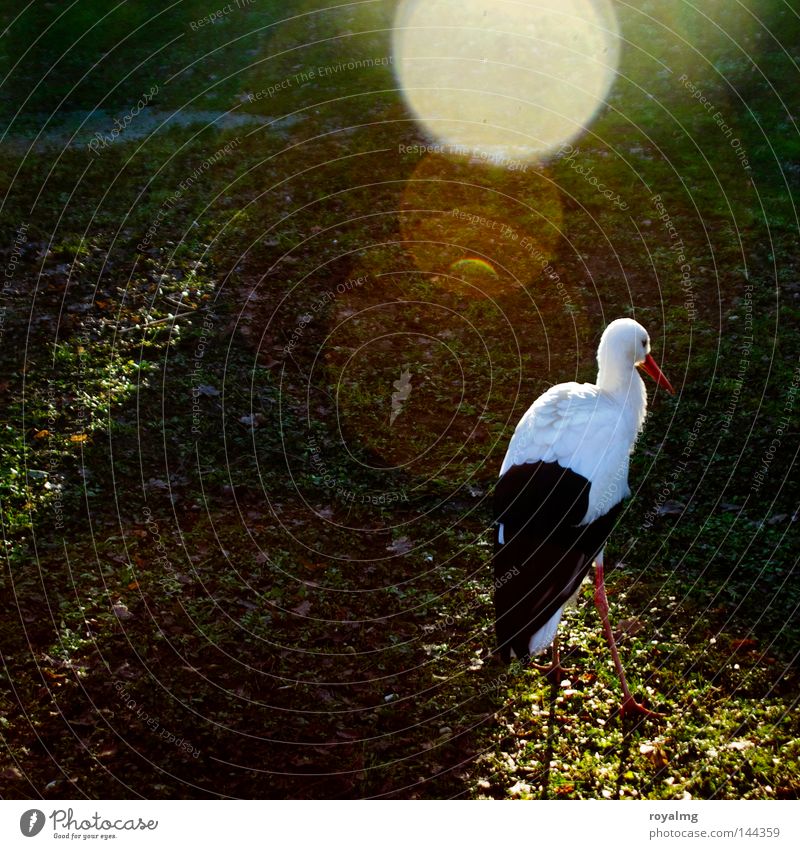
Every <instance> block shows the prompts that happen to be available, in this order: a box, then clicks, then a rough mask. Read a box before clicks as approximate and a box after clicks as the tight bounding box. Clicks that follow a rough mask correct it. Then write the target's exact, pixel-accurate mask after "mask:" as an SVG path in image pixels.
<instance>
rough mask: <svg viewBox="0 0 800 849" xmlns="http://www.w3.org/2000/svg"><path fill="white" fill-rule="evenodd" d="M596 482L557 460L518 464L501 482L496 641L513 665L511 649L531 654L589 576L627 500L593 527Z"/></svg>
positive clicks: (497, 493)
mask: <svg viewBox="0 0 800 849" xmlns="http://www.w3.org/2000/svg"><path fill="white" fill-rule="evenodd" d="M590 488H591V483H590V482H589V481H588V480H587V479H586V478H584V477H583V476H582V475H579V474H577V473H576V472H573V471H572V470H571V469H565V468H563V467H562V466H559V465H558V463H545V462H542V461H538V462H535V463H523V464H521V465H518V466H512V467H511V468H510V469H508V471H507V472H506V473H505V474H504V475H503V477H502V478H500V480H499V481H498V483H497V486H496V487H495V493H494V505H495V519H496V521H497V522H502V524H503V529H504V532H503V537H504V540H505V542H504V543H503V544H502V545H501V544H500V543H499V540H498V535H497V533H496V534H495V549H494V558H493V565H494V579H495V616H496V631H497V643H498V649H499V651H500V656H501V657H502V659H503V660H504V661H506V662H508V661H509V659H510V652H511V650H512V649H513V650H514V654H515V655H516V656H517V657H519V658H526V657H527V655H528V644H529V642H530V638H531V637H532V636H533V634H534V633H536V631H538V630H539V628H541V627H542V626H543V625H544V624H545V623H546V622H547V621H548V620H549V619H550V618H551V617H552V616H553V614H554V613H555V612H556V611H557V610H558V609H559V608H560V607H561V606H562V605H563V604H565V603H566V602H567V600H568V599H569V598H570V596H572V595H573V593H574V592H575V591H576V590H577V589H578V587H579V586H580V584H581V581H583V579H584V578H585V577H586V574H587V573H588V571H589V568H590V567H591V565H592V561H593V560H594V558H595V557H596V556H597V554H598V553H599V552H600V550H601V549H602V547H603V545H604V544H605V542H606V540H607V539H608V536H609V534H610V533H611V530H612V528H613V527H614V523H615V522H616V519H617V516H618V515H619V512H620V510H621V509H622V504H621V503H620V504H617V505H615V506H614V507H613V508H612V509H611V510H609V511H608V512H607V513H605V514H604V515H603V516H600V517H599V518H598V519H596V520H595V521H594V522H592V523H591V524H589V525H580V524H579V523H580V522H581V520H582V519H583V517H584V516H585V515H586V512H587V511H588V509H589V490H590Z"/></svg>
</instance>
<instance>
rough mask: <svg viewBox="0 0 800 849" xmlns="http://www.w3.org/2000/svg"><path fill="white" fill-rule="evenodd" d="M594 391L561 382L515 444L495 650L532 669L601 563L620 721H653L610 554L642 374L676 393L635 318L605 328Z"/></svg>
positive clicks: (599, 581) (503, 526) (600, 596)
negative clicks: (631, 669) (637, 691)
mask: <svg viewBox="0 0 800 849" xmlns="http://www.w3.org/2000/svg"><path fill="white" fill-rule="evenodd" d="M597 365H598V373H597V383H596V384H592V383H561V384H559V385H558V386H553V387H552V388H551V389H548V390H547V392H545V393H544V395H542V396H540V397H539V398H538V399H537V400H536V401H534V403H533V404H532V405H531V407H530V408H529V409H528V411H527V412H526V413H525V415H524V416H523V417H522V419H521V420H520V422H519V424H518V425H517V428H516V430H515V431H514V436H513V437H512V438H511V443H510V444H509V446H508V451H507V452H506V456H505V459H504V460H503V465H502V467H501V469H500V480H499V482H498V484H497V487H496V489H495V518H496V537H495V551H494V577H495V614H496V628H497V640H498V650H499V653H500V656H501V658H502V660H503V661H505V662H506V663H508V662H509V660H510V659H511V656H512V654H513V655H514V656H516V657H517V658H519V659H520V660H522V661H523V662H528V661H529V660H530V658H531V657H534V656H536V655H538V654H541V653H542V652H544V651H545V650H546V649H547V648H548V647H549V646H551V645H552V646H553V663H552V666H551V667H549V668H548V670H547V671H548V672H551V673H552V674H554V675H558V676H560V675H561V673H562V669H561V666H560V663H559V660H558V642H557V639H556V631H557V629H558V624H559V621H560V620H561V614H562V612H563V610H564V606H565V605H566V603H567V602H568V601H569V600H570V599H571V598H572V597H573V596H575V595H577V593H578V590H579V587H580V585H581V582H582V581H583V579H584V578H585V577H586V575H587V573H588V572H589V568H590V566H591V565H592V562H594V564H595V570H596V571H595V604H596V605H597V609H598V611H599V613H600V617H601V619H602V620H603V630H604V631H605V635H606V639H607V640H608V644H609V647H610V648H611V655H612V657H613V659H614V665H615V666H616V669H617V674H618V675H619V679H620V683H621V685H622V693H623V700H622V706H621V713H622V715H623V716H624V715H625V714H627V713H636V712H638V713H644V714H650V715H652V712H651V711H648V710H647V709H646V708H645V707H643V706H642V705H640V704H639V703H638V702H637V701H636V700H635V699H634V698H633V696H632V695H631V693H630V690H629V689H628V685H627V682H626V681H625V673H624V672H623V669H622V664H621V663H620V660H619V653H618V652H617V647H616V644H615V642H614V635H613V632H612V630H611V625H610V623H609V621H608V601H607V599H606V591H605V582H604V579H603V546H604V545H605V542H606V539H607V538H608V535H609V534H610V532H611V529H612V528H613V526H614V523H615V521H616V519H617V516H618V515H619V512H620V510H621V509H622V500H623V499H624V498H626V497H627V496H628V495H630V490H629V489H628V465H629V460H630V455H631V453H632V451H633V446H634V443H635V442H636V437H637V435H638V434H639V431H640V430H641V429H642V425H643V424H644V418H645V414H646V412H647V394H646V392H645V387H644V382H643V381H642V379H641V377H639V373H638V372H637V370H636V366H640V367H641V368H642V369H643V370H644V371H645V372H647V374H649V375H650V376H651V377H652V378H653V379H654V380H655V381H656V383H657V384H658V385H659V386H661V387H663V388H664V389H666V390H667V391H668V392H670V393H673V394H674V390H673V388H672V386H671V385H670V382H669V381H668V380H667V379H666V377H664V375H663V374H662V373H661V369H659V367H658V366H657V365H656V362H655V360H654V359H653V357H652V356H650V338H649V336H648V335H647V331H646V330H645V329H644V328H643V327H642V326H641V324H639V323H638V322H636V321H633V319H630V318H619V319H617V320H616V321H612V322H611V324H609V325H608V327H607V328H606V330H605V332H604V333H603V336H602V338H601V339H600V345H599V347H598V349H597Z"/></svg>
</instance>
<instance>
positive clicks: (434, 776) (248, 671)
mask: <svg viewBox="0 0 800 849" xmlns="http://www.w3.org/2000/svg"><path fill="white" fill-rule="evenodd" d="M324 5H325V4H323V3H322V2H314V3H308V4H302V3H300V4H295V13H296V16H295V17H293V18H292V19H291V20H288V21H283V22H281V18H282V16H283V14H284V13H281V12H279V9H280V8H282V7H281V6H280V4H271V3H260V4H258V6H257V7H256V6H255V5H253V7H252V8H247V9H238V10H236V11H235V12H233V13H231V14H229V15H228V16H227V18H226V20H225V21H224V22H223V23H218V24H215V25H214V26H213V27H205V28H199V29H193V28H192V27H191V22H193V21H197V20H199V19H200V18H202V16H203V15H205V14H207V13H208V10H207V9H206V8H205V7H204V6H203V5H202V4H200V3H195V2H188V3H182V4H180V6H179V7H176V8H174V9H167V10H166V11H164V10H162V4H156V3H137V4H135V6H134V4H126V5H125V6H124V7H122V8H121V10H119V11H117V12H110V13H109V15H108V17H107V18H104V19H103V20H102V21H101V22H100V23H97V21H98V19H99V17H100V15H101V14H105V12H106V11H107V6H106V4H100V3H93V2H86V3H82V4H78V5H76V6H74V7H70V11H68V12H65V13H64V14H63V15H61V16H60V17H54V16H53V10H52V9H48V8H46V7H42V8H38V7H37V8H35V9H32V10H30V11H27V12H26V13H24V14H23V15H22V16H21V17H20V18H19V19H18V20H16V19H14V15H15V14H16V12H14V13H11V12H3V13H2V14H3V15H4V20H3V21H2V23H3V25H4V26H9V25H10V26H11V27H12V29H11V32H13V33H14V34H15V37H14V38H13V39H10V40H8V41H6V42H5V43H4V49H5V50H6V53H5V54H4V55H3V57H2V60H1V61H2V63H3V65H2V71H3V76H4V77H5V76H6V74H8V75H9V76H8V77H7V79H6V82H5V83H4V84H3V86H2V88H0V116H2V120H3V129H4V131H5V134H4V138H3V147H2V151H0V181H1V182H2V189H3V200H2V209H0V219H1V221H2V228H3V229H2V232H3V233H5V234H6V235H5V236H4V239H3V244H2V245H0V248H2V251H3V254H2V256H0V261H1V262H2V267H3V277H2V279H3V282H4V288H3V292H2V307H3V313H2V315H3V323H2V339H1V340H0V358H2V360H1V361H2V365H3V371H2V379H0V399H2V404H3V406H2V417H0V453H1V454H2V466H0V468H1V469H2V478H1V479H0V506H1V507H2V528H3V545H4V558H3V571H2V573H1V574H0V585H1V586H0V605H2V619H1V620H0V650H1V651H2V659H3V666H2V669H0V674H1V675H2V684H3V686H2V687H0V731H1V732H2V740H3V743H4V746H3V749H2V753H0V793H2V795H3V797H6V798H19V797H39V796H45V797H49V798H73V797H80V796H88V797H132V796H146V797H166V798H178V797H180V798H184V797H204V796H236V797H288V796H297V797H304V798H305V797H311V798H319V797H364V796H370V797H376V796H390V797H415V798H418V797H426V798H430V797H451V796H460V797H479V798H507V797H512V798H610V797H614V798H616V797H625V798H629V797H635V798H653V799H660V798H667V799H681V798H687V797H688V796H691V797H692V798H739V797H746V798H796V797H797V795H798V790H800V770H799V769H798V756H799V755H800V743H799V742H798V737H799V733H798V712H797V710H796V708H797V692H798V671H797V655H798V650H799V649H800V639H799V637H800V628H799V627H798V615H797V611H798V604H800V590H798V587H797V581H796V571H795V562H796V552H797V521H796V519H797V509H798V486H797V482H796V476H794V477H793V475H792V472H793V471H794V464H795V458H796V452H797V425H796V422H797V416H796V410H797V407H798V404H800V402H799V401H798V399H797V393H798V391H799V390H798V386H799V385H800V371H798V369H800V343H799V342H798V335H797V327H798V298H799V297H800V289H799V288H798V282H797V281H798V278H799V277H800V260H798V255H797V251H796V244H797V229H798V227H797V224H798V222H797V217H796V208H795V203H794V191H795V188H796V185H797V175H798V162H799V161H800V143H799V140H798V134H797V128H796V125H795V120H796V113H797V109H798V102H797V101H798V91H800V89H798V87H797V85H796V82H797V68H796V65H795V64H794V63H795V62H796V61H797V57H796V55H795V54H796V53H797V45H798V43H799V42H798V36H800V22H799V21H798V18H797V16H796V15H795V14H794V12H792V11H791V10H790V9H789V7H788V6H785V5H784V4H781V3H778V2H775V3H772V4H770V5H769V8H768V9H767V10H766V11H765V13H764V18H763V22H762V24H757V23H755V22H754V21H753V20H752V19H751V18H749V17H748V16H747V13H746V12H744V11H740V12H738V13H732V12H731V11H730V10H727V11H726V12H725V13H724V15H723V12H722V10H721V9H720V10H719V11H718V12H717V14H718V16H719V17H718V18H717V19H714V17H713V15H714V13H713V12H708V11H706V13H705V14H709V15H711V17H710V18H704V17H703V15H702V14H701V13H694V14H695V17H692V16H691V14H690V10H687V9H686V8H685V7H684V5H683V4H679V3H675V4H673V3H640V4H637V6H636V8H635V9H634V8H627V7H620V8H619V13H620V19H621V25H622V31H623V35H624V37H625V38H626V39H627V43H626V46H625V49H624V51H623V54H622V65H621V77H620V79H619V81H618V84H617V85H616V86H615V88H614V91H613V93H612V97H611V101H610V104H609V107H608V108H607V109H605V110H604V111H603V112H602V113H601V115H600V116H599V117H598V119H597V120H596V122H595V123H594V124H593V125H592V128H591V133H590V134H588V135H586V136H584V137H582V138H581V139H580V141H579V142H576V143H575V146H576V147H577V148H579V153H578V155H577V156H576V157H574V158H573V159H571V160H570V159H568V158H566V157H562V158H560V159H556V160H554V161H552V162H550V163H549V164H548V165H547V166H546V167H542V168H531V169H529V170H528V171H527V172H514V171H509V170H508V169H503V168H498V167H495V168H491V167H485V166H482V167H478V166H476V165H475V164H474V163H472V164H470V163H468V162H464V161H448V160H446V159H444V158H442V157H422V156H420V155H418V154H416V153H408V152H403V150H401V148H400V145H404V146H405V145H413V144H418V143H422V142H424V141H425V138H424V137H423V136H422V135H421V134H420V131H419V129H418V128H417V127H416V125H415V124H414V122H413V121H412V120H411V118H410V115H409V113H408V112H407V110H406V109H405V107H404V105H403V102H402V98H401V97H400V95H399V94H398V93H397V91H396V90H395V89H396V83H395V81H394V78H393V76H392V72H391V68H390V67H388V66H387V65H385V64H384V65H380V64H378V65H376V66H374V67H372V68H370V69H366V70H365V69H359V70H357V71H348V70H343V71H338V72H336V73H331V74H328V75H324V76H321V75H320V74H316V75H315V77H314V78H313V79H310V78H309V79H308V80H305V81H304V78H303V76H302V75H304V74H305V75H308V72H309V70H310V69H318V68H320V67H325V66H331V65H335V64H336V63H337V62H342V61H344V60H349V59H352V58H363V57H373V58H380V57H388V56H390V55H391V54H390V39H389V34H388V28H389V27H390V25H391V20H392V9H391V5H390V4H387V3H369V4H363V5H362V6H358V7H356V6H353V7H347V8H344V9H331V10H329V11H325V10H324V9H323V6H324ZM327 5H331V6H332V5H333V4H327ZM101 7H102V11H98V10H99V9H101ZM715 8H716V7H715ZM155 14H159V17H158V19H157V21H155V22H153V21H152V20H151V18H152V16H153V15H155ZM12 21H13V23H12ZM148 22H149V23H148ZM95 24H96V26H95V27H94V28H93V29H91V30H90V29H89V28H90V27H92V26H93V25H95ZM716 24H719V27H718V26H717V25H716ZM720 27H721V28H720ZM34 42H35V44H34ZM32 44H33V46H32V47H31V49H30V50H29V51H28V52H26V50H27V49H28V46H29V45H32ZM67 47H69V49H68V50H67V49H66V48H67ZM62 53H63V54H64V55H63V57H62V58H61V59H59V60H58V61H55V60H54V58H53V57H54V56H60V55H61V54H62ZM98 60H100V64H98V65H97V67H95V68H93V69H92V66H93V65H94V63H95V62H98ZM90 69H91V70H90ZM132 69H133V70H132ZM87 71H88V73H86V72H87ZM684 74H685V75H686V77H687V79H688V80H689V81H693V82H694V84H696V86H699V87H700V88H701V89H702V91H703V93H704V96H705V97H706V98H707V99H708V101H709V102H711V103H713V104H714V106H715V111H719V112H720V113H721V114H722V115H723V116H724V120H725V122H726V124H727V125H729V126H731V127H732V128H733V129H732V134H733V137H735V138H737V139H738V140H740V141H741V145H742V149H744V150H746V152H747V158H748V163H749V164H750V165H751V168H750V170H747V169H745V168H743V167H742V163H741V158H740V157H739V156H738V155H737V152H736V149H735V148H733V147H732V146H731V144H730V140H729V139H728V138H726V136H725V135H724V132H723V130H722V129H721V128H720V125H719V123H718V121H717V120H716V119H715V117H714V112H711V111H709V110H707V109H705V108H704V107H703V106H702V105H701V104H699V103H698V100H697V99H695V98H693V97H692V91H691V90H690V89H688V88H687V86H686V85H685V84H684V82H682V81H681V80H680V77H681V75H684ZM285 80H290V83H289V84H288V85H287V86H285V87H284V88H281V89H279V90H278V91H276V92H275V93H274V94H272V95H269V96H266V95H265V96H262V97H260V98H257V97H254V99H252V100H251V99H250V98H249V97H248V94H252V95H257V94H258V93H259V92H265V91H269V87H270V86H275V85H276V83H281V82H282V81H285ZM154 85H156V86H158V93H157V94H156V95H155V96H154V99H153V101H152V103H150V104H148V105H147V107H146V108H145V110H143V111H142V114H141V116H140V118H139V119H138V123H137V122H135V121H132V122H131V124H130V127H129V128H128V130H126V131H125V132H123V133H121V134H120V137H119V139H117V140H116V141H114V142H113V143H111V144H109V145H108V146H105V147H102V148H100V149H99V150H98V151H97V152H92V151H91V150H89V149H88V144H89V142H90V141H91V139H92V138H93V137H94V134H95V133H96V132H101V133H106V134H107V133H109V132H110V130H111V128H112V127H113V126H114V119H115V118H121V117H122V116H124V115H126V114H128V112H129V110H130V108H131V106H132V105H134V104H135V103H136V101H137V100H138V99H140V98H141V97H142V96H143V94H144V93H145V92H148V91H150V90H151V88H152V87H153V86H154ZM178 109H179V110H181V113H180V115H179V116H178V117H177V118H176V117H172V118H170V116H172V115H173V113H174V112H175V110H178ZM212 119H214V120H213V123H211V121H212ZM126 133H127V135H126ZM209 157H213V160H214V161H213V162H211V163H210V164H209ZM576 163H579V164H580V165H581V166H583V167H584V168H586V169H588V168H592V169H593V172H592V173H594V174H596V175H597V176H598V177H599V178H601V179H602V180H603V181H605V182H607V183H609V184H610V185H613V186H614V187H615V191H617V192H618V193H619V197H620V199H621V200H622V201H623V202H624V204H625V208H622V207H621V205H615V204H613V203H610V202H609V200H608V199H607V198H604V197H603V196H601V195H599V194H598V193H597V192H596V191H595V189H594V188H593V187H592V186H591V185H590V184H589V183H588V182H587V180H586V179H585V177H584V176H582V174H581V173H579V171H578V170H577V168H576V167H575V164H576ZM182 184H183V185H182ZM655 195H658V196H659V198H658V200H656V199H655V198H654V196H655ZM658 204H661V205H662V206H660V207H659V205H658ZM454 209H459V210H462V211H468V212H470V213H472V214H475V215H481V216H483V217H486V218H489V219H492V220H495V221H498V222H502V223H504V224H505V225H506V227H507V228H509V229H507V230H506V231H504V232H505V233H506V235H500V234H498V232H494V233H488V232H487V231H486V228H481V227H480V226H477V225H474V224H470V223H469V222H466V223H465V222H464V221H463V220H461V221H459V219H457V217H455V216H453V215H452V214H450V213H452V211H453V210H454ZM665 213H666V214H667V215H668V216H669V219H670V221H671V223H672V224H673V225H674V227H675V232H676V233H677V234H678V238H679V240H680V242H681V245H682V252H683V254H684V260H683V261H682V262H678V261H677V259H676V257H677V253H676V250H675V246H676V241H677V240H676V239H675V238H672V237H671V236H670V234H669V232H668V231H667V229H666V228H664V227H663V226H662V219H661V218H660V216H661V215H663V214H665ZM511 230H513V231H514V232H515V233H517V234H518V235H519V237H520V238H519V239H514V238H513V237H512V236H511V235H509V232H510V231H511ZM525 234H528V236H529V238H530V239H531V240H532V242H531V244H532V245H533V248H532V249H527V248H523V247H522V246H521V244H520V241H521V237H522V236H523V235H525ZM442 243H447V245H449V246H445V245H443V244H442ZM453 243H457V244H462V245H468V246H469V253H471V254H478V255H480V254H481V253H483V254H484V255H486V256H487V257H489V258H490V259H491V260H492V264H493V265H494V269H493V270H487V268H486V267H484V266H481V265H480V264H477V263H472V264H467V265H466V266H464V265H461V266H460V267H459V266H458V261H459V259H460V258H463V256H464V252H463V251H459V250H456V249H454V248H453V247H452V244H453ZM533 249H535V250H536V251H538V253H534V252H533ZM542 256H544V257H546V258H547V259H549V260H550V263H551V267H552V269H553V270H554V273H557V274H558V278H559V279H558V280H556V278H555V277H553V276H552V275H548V273H546V272H543V271H542V263H541V262H540V257H542ZM454 263H456V270H457V271H459V272H460V274H458V275H454V271H453V266H454ZM681 264H687V265H688V266H689V267H690V272H689V273H690V278H689V279H690V282H689V284H686V283H685V281H683V285H682V278H681V273H682V272H681V269H680V265H681ZM9 271H10V273H7V272H9ZM456 277H458V278H459V279H455V278H456ZM459 280H460V281H461V282H459ZM520 283H521V285H520ZM475 287H478V288H482V289H484V290H485V291H488V292H489V293H490V294H491V296H492V297H489V298H487V297H481V296H478V295H477V294H476V288H475ZM624 314H629V315H635V316H636V318H637V319H639V320H640V321H642V323H644V324H645V325H646V326H647V327H648V329H649V330H650V332H651V334H652V336H653V339H654V347H655V349H656V351H657V354H658V358H659V360H660V361H661V362H662V363H663V366H664V369H665V371H666V373H667V374H668V376H669V377H670V379H671V380H672V382H673V383H674V384H675V386H676V387H677V388H678V389H679V392H678V395H677V396H676V397H675V398H674V399H673V398H666V397H664V396H663V394H661V393H659V394H658V395H657V396H656V397H655V399H654V400H653V401H652V403H651V414H650V417H649V419H648V423H647V427H646V430H645V432H644V434H643V436H642V438H641V441H640V443H639V445H638V447H637V451H636V454H635V457H634V460H633V463H632V469H631V484H632V489H633V491H634V498H633V499H632V501H631V502H630V504H629V506H628V507H627V509H626V510H625V512H624V514H623V516H622V518H621V520H620V522H619V524H618V526H617V528H616V530H615V532H614V535H613V537H612V541H611V543H610V545H609V548H608V549H607V555H608V557H609V559H610V560H611V561H612V562H613V563H615V564H616V567H615V568H614V569H613V570H612V571H611V574H610V578H609V587H610V596H611V598H610V600H611V606H612V621H614V622H616V623H617V625H618V629H619V637H620V646H621V652H622V655H623V659H624V662H625V663H626V664H627V667H628V669H629V672H630V677H631V679H632V682H633V685H634V688H635V690H636V691H637V692H638V693H639V695H640V697H642V698H644V699H645V700H646V701H647V703H648V704H650V705H651V706H652V707H654V708H655V709H656V710H658V711H661V712H662V713H663V718H661V719H658V720H655V719H654V720H645V721H643V722H641V723H639V724H637V725H623V724H622V723H621V722H620V719H619V717H618V715H617V714H616V712H615V706H616V705H617V703H618V689H617V684H616V683H615V678H614V675H613V669H612V668H611V666H610V660H609V658H608V654H607V652H606V651H605V650H604V646H603V644H602V634H601V632H600V629H599V625H598V622H597V619H596V615H595V613H594V611H593V608H592V605H591V603H590V597H589V596H590V593H589V591H588V590H587V592H586V597H585V598H581V599H580V600H579V603H578V605H576V607H574V608H573V609H571V610H570V611H569V613H568V615H567V619H566V627H565V629H564V633H563V641H564V643H565V647H566V649H567V650H568V652H569V656H568V659H567V660H566V661H565V663H566V665H568V666H570V667H573V668H574V672H572V673H570V676H569V678H568V679H565V681H564V682H562V683H561V685H560V686H558V687H555V688H554V691H552V690H551V688H550V687H549V685H548V684H547V683H546V682H545V681H544V679H543V678H541V677H540V676H539V675H538V673H536V672H534V671H532V670H519V669H516V668H513V667H512V668H510V669H504V668H503V667H501V666H499V665H498V664H497V663H496V661H494V660H492V659H491V658H490V657H489V652H490V650H491V648H492V618H491V617H492V608H491V578H490V568H489V554H490V547H489V542H490V532H489V530H488V526H489V522H490V514H491V511H490V498H491V488H492V485H493V481H494V479H495V477H496V473H497V469H498V468H499V465H500V462H501V459H502V456H503V453H504V450H505V446H506V444H507V441H508V438H509V437H510V434H511V432H512V429H513V425H514V423H515V422H516V421H517V419H518V418H519V416H520V415H521V414H522V412H523V411H524V410H525V408H526V407H527V406H528V405H529V403H530V402H531V400H532V399H533V398H535V397H536V395H537V394H539V393H540V392H541V391H542V390H543V389H544V388H546V387H547V386H548V385H550V384H552V383H555V382H560V381H562V380H565V379H573V378H575V379H581V380H584V379H592V378H593V356H594V348H595V346H596V343H597V339H598V337H599V333H600V332H601V330H602V327H603V325H604V323H605V322H606V321H607V320H608V319H609V318H613V317H616V316H618V315H624ZM751 337H752V340H751ZM404 372H405V373H407V375H408V379H407V381H406V385H407V386H410V392H409V391H408V390H406V391H404V390H403V388H402V387H403V377H402V375H403V373H404ZM393 395H394V396H395V401H394V404H393V401H392V396H393ZM398 407H399V409H398ZM393 411H394V412H395V413H396V415H395V417H394V419H392V413H393Z"/></svg>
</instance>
